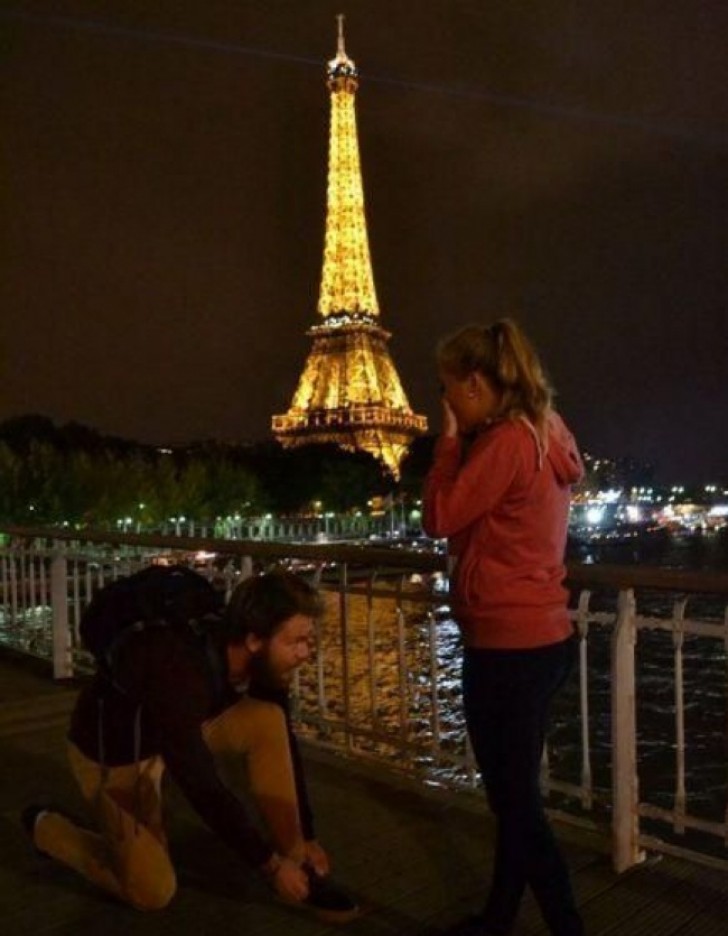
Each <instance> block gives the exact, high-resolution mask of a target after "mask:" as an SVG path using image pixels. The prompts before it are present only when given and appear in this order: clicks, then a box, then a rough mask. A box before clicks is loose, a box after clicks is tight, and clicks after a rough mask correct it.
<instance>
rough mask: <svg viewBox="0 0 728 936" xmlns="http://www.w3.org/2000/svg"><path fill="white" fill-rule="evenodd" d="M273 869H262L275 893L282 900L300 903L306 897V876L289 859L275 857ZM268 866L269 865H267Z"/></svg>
mask: <svg viewBox="0 0 728 936" xmlns="http://www.w3.org/2000/svg"><path fill="white" fill-rule="evenodd" d="M272 861H273V864H274V867H273V868H272V869H271V868H265V867H264V868H263V871H264V872H265V873H266V874H267V875H268V877H269V878H270V881H271V883H272V884H273V888H274V889H275V892H276V893H277V894H278V896H279V897H281V898H282V899H283V900H288V901H292V902H293V903H300V901H302V900H305V899H306V898H307V897H308V875H307V874H306V872H305V871H304V870H303V869H302V868H300V867H299V866H298V865H297V864H296V862H295V861H291V859H290V858H280V857H278V856H275V859H274V860H273V859H272ZM269 864H270V863H269Z"/></svg>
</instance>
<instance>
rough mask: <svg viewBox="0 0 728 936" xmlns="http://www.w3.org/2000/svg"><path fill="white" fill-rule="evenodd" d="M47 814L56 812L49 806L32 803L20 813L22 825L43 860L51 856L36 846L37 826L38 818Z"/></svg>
mask: <svg viewBox="0 0 728 936" xmlns="http://www.w3.org/2000/svg"><path fill="white" fill-rule="evenodd" d="M46 812H55V810H54V809H51V808H50V807H49V806H41V805H40V804H39V803H31V804H30V805H29V806H26V807H25V809H24V810H23V811H22V812H21V813H20V824H21V825H22V827H23V828H24V829H25V833H26V835H27V836H28V838H29V839H30V840H31V842H32V843H33V848H34V849H35V851H36V854H38V855H41V856H42V857H43V858H50V855H49V854H48V853H47V852H44V851H43V850H42V849H41V848H38V846H37V845H36V844H35V824H36V822H37V821H38V817H39V816H42V815H43V813H46Z"/></svg>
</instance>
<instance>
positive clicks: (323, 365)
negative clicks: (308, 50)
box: [273, 14, 427, 477]
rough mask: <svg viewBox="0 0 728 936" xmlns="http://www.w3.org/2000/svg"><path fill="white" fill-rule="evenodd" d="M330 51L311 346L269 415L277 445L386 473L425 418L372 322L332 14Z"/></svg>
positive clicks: (351, 80)
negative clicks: (361, 455) (371, 462)
mask: <svg viewBox="0 0 728 936" xmlns="http://www.w3.org/2000/svg"><path fill="white" fill-rule="evenodd" d="M337 22H338V38H337V50H336V56H335V58H333V59H332V60H331V61H330V62H329V63H328V69H327V84H328V88H329V91H330V98H331V134H330V138H329V178H328V188H327V197H326V232H325V237H324V258H323V267H322V271H321V289H320V293H319V301H318V324H316V325H314V326H313V328H311V329H310V331H309V335H310V336H311V337H312V338H313V347H312V349H311V351H310V353H309V356H308V359H307V361H306V364H305V366H304V369H303V373H302V375H301V377H300V380H299V382H298V388H297V389H296V392H295V394H294V396H293V402H292V403H291V406H290V409H289V410H288V412H287V413H285V414H284V415H280V416H274V417H273V432H274V434H275V436H276V438H277V439H278V440H279V442H281V443H282V444H283V445H284V446H286V447H293V446H298V445H305V444H306V443H311V442H333V443H335V444H337V445H339V446H341V447H342V448H344V449H349V450H355V449H360V450H363V451H367V452H370V453H371V454H372V455H374V456H375V457H377V458H379V459H380V460H381V461H382V462H384V464H385V465H386V466H387V468H388V469H389V471H390V472H391V473H392V474H393V475H394V476H395V477H398V475H399V465H400V463H401V461H402V458H403V457H404V455H405V454H406V452H407V449H408V447H409V444H410V443H411V441H412V439H413V438H414V437H415V436H417V435H420V434H422V433H424V432H426V431H427V420H426V419H425V417H424V416H418V415H416V414H415V413H413V412H412V410H411V409H410V405H409V403H408V401H407V396H406V395H405V392H404V390H403V389H402V385H401V383H400V380H399V375H398V374H397V371H396V369H395V366H394V363H393V361H392V359H391V357H390V355H389V351H388V349H387V342H388V340H389V338H390V335H389V333H388V332H386V331H384V329H383V328H381V327H380V326H379V324H378V323H379V305H378V303H377V296H376V291H375V289H374V276H373V273H372V263H371V258H370V254H369V239H368V236H367V227H366V219H365V214H364V189H363V185H362V176H361V166H360V161H359V143H358V139H357V129H356V111H355V94H356V90H357V88H358V84H359V83H358V80H357V79H358V73H357V70H356V65H355V64H354V62H353V61H352V59H350V58H349V56H348V55H347V53H346V48H345V46H344V17H343V15H341V14H340V15H339V16H337Z"/></svg>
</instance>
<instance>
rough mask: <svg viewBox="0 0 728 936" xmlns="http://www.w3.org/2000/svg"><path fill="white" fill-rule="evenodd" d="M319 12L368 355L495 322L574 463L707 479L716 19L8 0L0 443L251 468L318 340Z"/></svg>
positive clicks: (423, 378)
mask: <svg viewBox="0 0 728 936" xmlns="http://www.w3.org/2000/svg"><path fill="white" fill-rule="evenodd" d="M337 12H344V13H346V14H347V51H348V52H349V54H350V55H351V56H352V58H354V60H355V61H356V63H357V65H358V66H359V69H360V72H361V78H362V81H361V87H360V90H359V94H358V104H357V107H358V120H359V134H360V146H361V153H362V162H363V171H364V185H365V193H366V198H367V214H368V220H369V233H370V243H371V249H372V254H373V262H374V273H375V280H376V283H377V290H378V294H379V301H380V305H381V308H382V323H383V325H384V326H385V327H387V328H388V329H390V330H391V331H392V332H393V333H394V337H393V339H392V342H391V349H392V353H393V356H394V358H395V360H396V362H397V366H398V369H399V372H400V375H401V377H402V380H403V383H404V385H405V388H406V390H407V392H408V395H409V397H410V402H411V403H412V405H413V407H414V408H415V409H416V410H417V411H418V412H424V413H426V414H427V415H428V416H430V417H431V419H432V420H433V422H434V424H435V425H436V424H437V422H438V420H437V415H438V408H437V399H436V383H437V382H436V377H435V375H434V368H433V345H434V342H435V339H436V338H437V337H438V336H440V335H441V334H443V333H446V332H449V331H452V330H453V329H455V328H457V327H458V326H460V325H463V324H466V323H468V322H471V321H482V322H483V323H486V322H488V321H489V320H492V319H493V318H496V317H500V316H502V315H511V316H513V317H515V318H517V319H518V320H519V321H520V322H521V323H522V324H523V325H524V326H525V328H526V329H527V331H528V332H530V334H531V336H532V337H533V339H534V340H535V342H536V344H537V345H538V347H539V348H540V350H541V352H542V355H543V357H544V360H545V363H546V365H547V368H548V370H549V372H550V374H551V377H552V380H553V382H554V383H555V385H556V387H557V390H558V391H559V401H558V402H559V406H560V408H561V409H562V411H563V412H564V414H565V415H566V417H567V419H568V420H569V421H570V422H571V424H572V426H573V428H574V429H575V431H576V432H577V434H578V436H579V438H580V441H581V443H582V446H583V447H584V448H586V449H588V450H590V451H592V452H594V453H595V454H600V455H606V456H610V455H611V456H620V455H633V456H635V457H637V458H641V459H649V460H653V461H655V462H657V464H658V468H659V476H660V478H661V479H662V480H665V481H672V480H681V479H682V480H686V481H706V482H707V481H711V480H723V479H728V431H727V429H726V423H727V422H728V380H727V379H726V373H725V371H726V357H727V352H728V335H727V333H728V313H727V310H728V233H727V232H728V4H726V3H725V0H690V2H687V0H631V2H627V0H613V2H608V3H607V2H604V3H574V2H566V0H563V2H554V0H539V2H537V3H534V2H526V0H523V2H512V0H509V2H505V0H502V2H484V0H348V2H347V3H346V4H342V3H341V0H258V2H253V0H188V2H186V3H184V4H181V3H179V2H178V0H154V2H150V0H116V2H114V0H96V2H94V0H85V2H84V0H68V2H52V0H37V2H25V3H23V2H22V0H15V2H13V0H3V2H2V4H0V153H1V154H2V157H1V158H2V162H1V164H0V217H1V218H2V226H1V227H2V240H1V241H0V248H1V250H2V253H1V254H0V257H1V260H2V262H1V264H0V328H1V331H0V339H1V341H2V349H1V350H2V360H1V362H0V364H1V368H0V419H4V418H7V417H9V416H13V415H19V414H22V413H27V412H40V413H45V414H47V415H49V416H52V417H54V418H55V419H57V420H61V421H66V420H71V419H73V420H78V421H81V422H84V423H88V424H90V425H93V426H95V427H97V428H99V429H100V430H102V431H104V432H110V433H115V434H121V435H125V436H130V437H135V438H139V439H141V440H144V441H169V442H180V441H186V440H189V439H196V438H203V437H204V438H210V437H216V438H221V439H227V440H230V441H242V440H244V439H249V438H262V437H263V436H265V435H266V434H267V432H268V427H269V422H270V416H271V414H272V413H276V412H283V411H285V410H286V409H287V407H288V405H289V402H290V399H291V396H292V393H293V390H294V388H295V385H296V382H297V379H298V376H299V373H300V370H301V367H302V365H303V361H304V358H305V355H306V353H307V351H308V348H309V341H310V339H308V338H307V337H306V336H305V331H306V329H307V328H308V327H309V326H310V325H311V324H313V321H314V315H315V307H316V299H317V295H318V285H319V276H320V266H321V253H322V244H323V223H324V202H325V184H326V153H327V137H328V116H329V113H328V109H329V102H328V94H327V91H326V88H325V84H324V66H325V62H326V60H327V59H329V58H331V57H332V56H333V53H334V51H335V21H334V15H335V14H336V13H337Z"/></svg>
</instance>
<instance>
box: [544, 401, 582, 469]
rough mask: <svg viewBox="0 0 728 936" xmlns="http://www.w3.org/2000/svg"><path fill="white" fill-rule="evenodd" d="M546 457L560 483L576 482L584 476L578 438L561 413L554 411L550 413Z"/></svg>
mask: <svg viewBox="0 0 728 936" xmlns="http://www.w3.org/2000/svg"><path fill="white" fill-rule="evenodd" d="M546 458H547V460H548V461H549V462H550V463H551V467H552V468H553V469H554V474H555V475H556V480H557V481H558V482H559V484H561V485H568V484H576V483H577V482H578V481H581V479H582V478H583V477H584V464H583V462H582V460H581V455H580V454H579V449H578V448H577V445H576V439H575V438H574V436H573V435H572V434H571V433H570V432H569V430H568V429H567V428H566V424H565V423H564V421H563V419H562V418H561V417H560V416H559V414H558V413H554V412H552V413H551V414H550V415H549V421H548V449H547V451H546Z"/></svg>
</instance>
